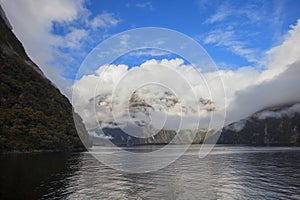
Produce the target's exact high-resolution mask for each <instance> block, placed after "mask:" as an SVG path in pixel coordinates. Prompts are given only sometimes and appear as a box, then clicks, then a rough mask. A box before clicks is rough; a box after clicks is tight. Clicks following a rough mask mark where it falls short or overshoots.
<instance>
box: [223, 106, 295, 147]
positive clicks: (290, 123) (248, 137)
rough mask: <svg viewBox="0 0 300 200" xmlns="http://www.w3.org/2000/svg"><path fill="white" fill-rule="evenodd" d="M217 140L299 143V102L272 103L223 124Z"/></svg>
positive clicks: (273, 143) (288, 144) (247, 142)
mask: <svg viewBox="0 0 300 200" xmlns="http://www.w3.org/2000/svg"><path fill="white" fill-rule="evenodd" d="M218 143H220V144H245V145H258V146H262V145H263V146H264V145H267V146H300V104H293V105H285V106H274V107H270V108H266V109H264V110H261V111H259V112H256V113H254V114H253V115H252V116H250V117H248V118H246V119H243V120H241V121H238V122H235V123H232V124H230V125H228V126H226V127H225V128H223V130H222V133H221V136H220V138H219V141H218Z"/></svg>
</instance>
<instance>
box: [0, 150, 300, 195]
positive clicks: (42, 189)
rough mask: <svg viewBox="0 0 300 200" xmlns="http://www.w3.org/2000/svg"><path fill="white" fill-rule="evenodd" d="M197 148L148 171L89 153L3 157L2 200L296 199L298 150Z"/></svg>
mask: <svg viewBox="0 0 300 200" xmlns="http://www.w3.org/2000/svg"><path fill="white" fill-rule="evenodd" d="M134 148H140V149H141V151H144V150H145V149H144V148H146V149H147V148H152V149H153V146H152V147H147V146H145V147H134ZM174 148H180V146H174ZM143 149H144V150H143ZM198 151H199V146H198V145H193V146H192V147H191V148H190V149H189V150H188V151H187V152H186V154H185V155H184V156H182V157H181V158H180V159H178V160H176V161H175V162H174V163H172V164H171V165H170V166H168V167H166V168H164V169H161V170H159V171H156V172H151V173H147V174H128V173H124V172H120V171H116V170H114V169H111V168H110V167H107V166H105V165H103V164H101V163H100V162H99V161H97V160H95V159H94V158H93V157H92V156H91V155H89V154H88V153H74V154H72V153H47V154H25V155H3V156H1V157H0V163H1V165H0V199H8V198H9V199H11V198H18V199H20V198H26V199H36V198H41V199H53V198H64V199H65V198H67V199H76V198H78V199H273V198H276V199H300V181H299V180H300V148H282V147H271V148H268V147H222V146H218V147H216V148H215V149H214V150H213V152H212V153H211V154H210V155H208V156H207V157H206V158H204V159H199V158H198Z"/></svg>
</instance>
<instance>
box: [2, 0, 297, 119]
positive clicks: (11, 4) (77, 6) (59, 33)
mask: <svg viewBox="0 0 300 200" xmlns="http://www.w3.org/2000/svg"><path fill="white" fill-rule="evenodd" d="M0 2H1V6H2V8H3V9H4V11H5V12H6V15H7V17H8V19H9V21H10V23H11V24H12V26H13V32H14V33H15V34H16V35H17V37H18V38H19V39H20V41H21V42H22V43H23V45H24V47H25V50H26V52H27V53H28V55H29V56H30V58H31V59H32V60H33V61H34V62H36V63H37V64H38V66H40V68H41V69H42V71H43V72H44V73H45V75H46V76H47V77H48V78H49V79H50V80H51V81H52V82H54V84H55V85H56V86H57V87H58V88H59V89H60V90H61V91H62V92H63V93H64V94H65V95H66V96H67V97H68V98H71V95H72V87H73V86H74V85H76V84H77V85H78V84H79V83H82V84H83V86H85V85H84V84H87V85H88V84H91V82H93V80H92V79H89V78H88V77H93V76H95V77H97V72H91V73H89V74H82V75H80V76H76V75H77V72H78V69H79V68H80V66H81V64H82V63H83V62H84V60H85V58H86V56H88V55H89V53H90V52H91V51H92V50H93V49H94V48H95V47H97V45H99V44H101V42H103V41H105V40H106V39H109V38H111V37H112V36H114V35H115V34H118V33H121V32H123V31H127V30H130V29H134V28H143V27H160V28H167V29H171V30H174V31H177V32H180V33H182V34H185V35H187V36H188V37H190V38H192V39H193V40H195V41H196V42H197V43H198V44H199V45H201V46H202V47H203V48H204V49H205V51H206V52H207V54H208V55H209V56H210V57H211V59H212V60H213V61H214V63H215V64H216V66H217V70H216V72H214V73H212V72H211V73H206V74H204V77H210V76H212V77H213V76H216V73H217V74H218V76H219V77H221V78H222V81H223V83H224V88H225V90H226V98H227V102H226V103H224V105H223V104H222V103H221V104H222V105H223V106H220V110H224V109H227V111H228V114H227V116H228V119H227V123H229V122H232V121H235V120H238V119H241V118H243V117H246V116H248V115H249V114H251V113H253V112H255V111H257V110H259V109H262V108H264V107H267V106H270V105H275V104H282V103H285V102H297V101H299V100H300V98H299V95H298V94H300V92H299V89H298V88H297V87H295V84H296V85H297V84H298V85H299V82H297V81H298V80H299V79H300V77H299V76H300V75H299V74H300V72H299V68H300V66H299V62H300V45H299V44H300V21H299V19H300V1H297V0H286V1H280V0H269V1H226V0H225V1H224V0H222V1H221V0H220V1H219V0H214V1H210V0H190V1H177V0H175V1H172V2H170V1H167V0H155V1H154V0H153V1H148V0H146V1H131V0H123V1H121V0H54V1H51V0H49V1H47V0H39V1H37V0H27V1H22V0H0ZM176 58H180V56H178V55H174V54H165V55H164V56H162V54H160V53H157V52H153V51H152V52H151V53H140V54H133V55H130V56H127V57H126V56H124V57H121V58H119V59H117V60H116V61H115V62H114V63H107V64H111V65H109V66H110V68H111V70H110V71H111V74H110V75H111V77H113V76H114V75H112V74H118V75H115V76H119V75H120V74H122V73H118V71H122V70H124V69H125V71H130V70H131V69H133V68H134V67H135V66H139V67H140V68H139V69H138V71H140V73H141V74H143V73H144V71H145V70H144V68H143V67H142V66H143V64H145V63H147V62H148V61H149V60H151V59H154V61H153V62H154V63H156V65H161V63H162V60H163V59H166V61H164V64H167V65H169V64H168V63H173V64H174V60H175V63H177V64H176V66H177V68H176V70H177V71H180V70H183V69H185V68H189V67H190V64H193V63H186V61H185V60H184V59H183V60H178V59H177V60H176ZM181 59H182V58H181ZM123 64H124V65H126V66H125V67H124V66H123ZM173 64H170V65H172V66H173ZM119 65H120V66H122V67H120V68H118V67H117V66H119ZM180 66H181V68H180ZM178 67H179V68H178ZM100 68H101V66H99V69H97V70H100ZM108 68H109V67H108ZM180 72H181V71H180ZM107 73H108V72H107ZM183 74H184V73H183ZM98 75H99V74H98ZM107 76H108V77H109V75H107ZM187 76H189V75H187ZM190 77H192V78H191V79H193V77H194V76H193V75H191V76H190ZM98 79H99V77H98ZM113 80H116V78H115V79H113V78H112V79H111V83H110V84H113V83H114V81H113ZM212 87H213V86H212ZM81 88H86V87H81ZM279 89H280V90H281V91H283V92H278V90H279ZM100 93H101V92H100ZM217 93H218V91H217ZM266 94H268V95H266ZM93 95H94V93H93V94H92V93H90V94H87V96H88V97H87V99H90V98H92V97H93ZM204 96H205V95H204ZM82 115H84V114H83V111H82Z"/></svg>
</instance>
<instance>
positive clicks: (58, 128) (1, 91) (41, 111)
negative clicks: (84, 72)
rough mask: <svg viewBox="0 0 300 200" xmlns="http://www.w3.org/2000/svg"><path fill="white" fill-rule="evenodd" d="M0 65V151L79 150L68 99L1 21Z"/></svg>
mask: <svg viewBox="0 0 300 200" xmlns="http://www.w3.org/2000/svg"><path fill="white" fill-rule="evenodd" d="M0 63H1V65H0V70H1V74H0V80H1V82H0V152H5V151H34V150H54V151H57V150H75V149H79V148H83V145H82V142H81V140H80V138H79V137H78V135H77V132H76V129H75V125H74V121H73V116H72V106H71V104H70V103H69V101H68V99H67V98H66V97H64V96H63V95H62V94H61V93H60V92H59V90H58V89H57V88H56V87H55V86H53V85H52V83H51V82H50V81H49V80H47V79H46V78H45V77H43V76H42V73H41V72H40V71H39V69H38V67H37V66H36V65H35V64H34V63H33V62H32V61H31V60H30V59H29V58H28V56H27V55H26V53H25V51H24V48H23V46H22V44H21V43H20V42H19V41H18V39H17V38H16V37H15V36H14V35H13V33H12V32H11V30H10V29H9V28H8V27H7V26H6V24H5V23H4V21H3V20H2V19H1V18H0ZM75 118H76V120H77V122H78V123H79V127H80V130H81V133H80V134H81V136H82V137H83V138H84V139H85V140H86V141H88V138H87V132H86V131H85V128H84V125H83V124H82V122H81V119H80V117H79V116H77V115H75ZM80 123H81V124H80Z"/></svg>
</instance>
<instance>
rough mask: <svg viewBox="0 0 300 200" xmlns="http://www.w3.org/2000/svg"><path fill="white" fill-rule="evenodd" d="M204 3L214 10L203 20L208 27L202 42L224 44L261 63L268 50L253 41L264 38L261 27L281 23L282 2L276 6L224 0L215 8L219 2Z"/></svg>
mask: <svg viewBox="0 0 300 200" xmlns="http://www.w3.org/2000/svg"><path fill="white" fill-rule="evenodd" d="M202 4H203V5H205V6H206V7H205V9H208V8H207V7H210V9H211V10H214V11H213V12H212V13H211V14H210V15H209V16H208V17H207V18H206V19H205V20H204V21H203V23H202V24H203V26H206V27H208V31H207V32H206V36H204V37H203V36H202V41H203V42H204V43H205V44H210V45H214V46H217V47H220V48H222V47H224V48H225V49H226V50H228V51H230V52H232V53H234V54H236V55H238V56H240V57H242V58H245V59H246V60H247V61H248V62H250V63H257V64H258V65H259V64H260V63H259V60H260V57H261V56H262V54H263V52H264V51H265V50H266V49H264V47H262V46H263V45H259V46H257V47H256V48H253V46H254V45H253V43H255V42H257V38H260V39H261V38H264V35H261V34H262V32H261V31H260V30H266V29H268V27H269V28H270V27H272V26H273V25H274V26H278V24H280V21H281V20H282V18H281V17H279V16H280V15H281V13H282V8H281V7H282V5H272V4H271V3H270V2H260V3H252V2H247V3H244V4H240V3H238V2H232V1H222V2H220V4H219V6H217V7H216V8H215V9H213V8H214V7H215V5H212V3H209V2H208V3H207V2H206V1H204V3H202ZM202 4H201V5H202ZM202 7H203V6H202ZM203 9H204V8H203ZM270 13H271V14H270ZM272 29H274V28H273V27H272ZM275 32H276V31H274V35H275V34H276V33H275Z"/></svg>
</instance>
